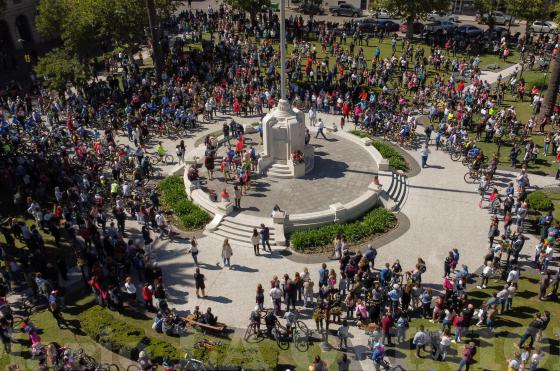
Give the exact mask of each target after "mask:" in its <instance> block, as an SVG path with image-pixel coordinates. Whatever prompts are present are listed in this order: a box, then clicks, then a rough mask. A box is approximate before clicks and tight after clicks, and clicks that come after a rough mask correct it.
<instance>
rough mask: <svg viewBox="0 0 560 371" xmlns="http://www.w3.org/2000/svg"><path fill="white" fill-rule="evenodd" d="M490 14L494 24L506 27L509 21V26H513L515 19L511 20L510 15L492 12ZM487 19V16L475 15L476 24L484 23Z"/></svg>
mask: <svg viewBox="0 0 560 371" xmlns="http://www.w3.org/2000/svg"><path fill="white" fill-rule="evenodd" d="M491 14H492V19H494V23H495V24H503V25H507V24H508V23H509V22H510V21H511V24H515V18H513V17H512V16H511V15H507V14H506V13H504V12H499V11H494V12H492V13H491ZM487 19H488V14H482V15H480V14H477V15H476V21H477V22H478V23H483V22H486V20H487Z"/></svg>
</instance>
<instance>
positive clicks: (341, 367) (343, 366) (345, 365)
mask: <svg viewBox="0 0 560 371" xmlns="http://www.w3.org/2000/svg"><path fill="white" fill-rule="evenodd" d="M336 364H337V365H338V371H348V370H350V360H349V359H348V355H346V353H343V354H342V356H341V357H340V358H339V359H338V360H337V361H336Z"/></svg>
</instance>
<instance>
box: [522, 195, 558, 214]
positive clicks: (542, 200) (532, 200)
mask: <svg viewBox="0 0 560 371" xmlns="http://www.w3.org/2000/svg"><path fill="white" fill-rule="evenodd" d="M527 202H528V203H529V207H530V208H531V209H533V210H537V211H550V210H553V209H554V204H553V203H552V200H551V199H550V198H549V197H548V195H546V193H544V192H541V191H535V192H531V193H529V194H528V195H527Z"/></svg>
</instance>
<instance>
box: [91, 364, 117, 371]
mask: <svg viewBox="0 0 560 371" xmlns="http://www.w3.org/2000/svg"><path fill="white" fill-rule="evenodd" d="M119 370H120V369H119V366H117V365H116V364H114V363H100V364H99V365H97V367H96V368H95V371H119Z"/></svg>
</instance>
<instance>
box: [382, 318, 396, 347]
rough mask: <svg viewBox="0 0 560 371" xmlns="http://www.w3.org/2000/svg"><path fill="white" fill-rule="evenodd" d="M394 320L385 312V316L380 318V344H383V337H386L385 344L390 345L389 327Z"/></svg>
mask: <svg viewBox="0 0 560 371" xmlns="http://www.w3.org/2000/svg"><path fill="white" fill-rule="evenodd" d="M394 323H395V321H394V320H393V317H392V316H391V313H389V312H388V313H387V314H386V315H385V317H383V319H382V320H381V333H382V335H381V344H385V338H386V339H387V345H389V346H392V345H393V343H392V342H391V327H393V325H394Z"/></svg>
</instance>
